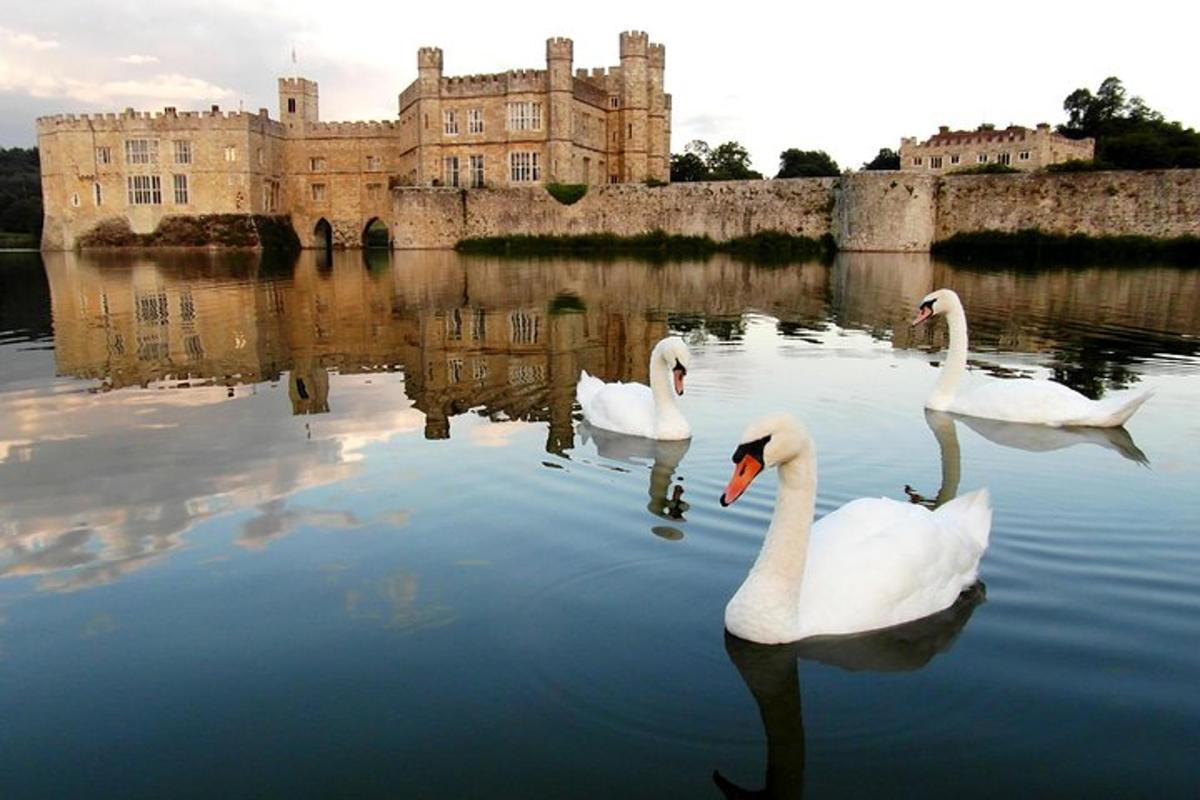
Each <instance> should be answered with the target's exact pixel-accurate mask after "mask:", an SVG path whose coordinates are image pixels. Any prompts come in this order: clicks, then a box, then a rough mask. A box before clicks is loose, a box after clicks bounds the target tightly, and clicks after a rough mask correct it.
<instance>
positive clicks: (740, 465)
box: [721, 414, 813, 506]
mask: <svg viewBox="0 0 1200 800" xmlns="http://www.w3.org/2000/svg"><path fill="white" fill-rule="evenodd" d="M812 447H813V442H812V437H810V436H809V435H808V431H806V430H805V429H804V426H803V425H801V424H800V423H799V422H797V421H796V419H795V418H794V417H793V416H792V415H791V414H772V415H771V416H769V417H763V418H762V419H760V420H756V421H755V422H752V423H750V425H749V426H747V428H746V430H745V432H743V433H742V438H741V441H740V443H739V444H738V446H737V449H736V450H734V451H733V458H732V461H733V475H732V477H730V479H729V484H728V485H727V486H726V487H725V491H724V492H722V493H721V505H723V506H728V505H732V504H733V503H734V501H736V500H737V499H738V498H739V497H741V496H742V493H743V492H745V491H746V489H747V488H749V486H750V484H751V482H752V481H753V480H754V479H755V478H757V477H758V476H759V475H760V474H762V472H763V471H764V470H768V469H771V468H773V467H778V466H780V465H781V464H786V463H787V462H789V461H792V460H793V459H795V458H798V457H800V456H802V455H805V454H807V453H810V452H811V451H812Z"/></svg>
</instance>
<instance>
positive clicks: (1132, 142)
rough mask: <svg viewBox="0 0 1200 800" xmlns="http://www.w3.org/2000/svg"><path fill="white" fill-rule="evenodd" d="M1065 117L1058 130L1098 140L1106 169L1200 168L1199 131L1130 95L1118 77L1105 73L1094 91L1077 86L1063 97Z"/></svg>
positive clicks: (1100, 160) (1099, 157) (1099, 162)
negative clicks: (1077, 87) (1164, 116)
mask: <svg viewBox="0 0 1200 800" xmlns="http://www.w3.org/2000/svg"><path fill="white" fill-rule="evenodd" d="M1063 110H1064V111H1066V112H1067V122H1066V124H1065V125H1060V126H1059V127H1058V130H1059V132H1060V133H1062V134H1063V135H1064V136H1069V137H1071V138H1073V139H1082V138H1085V137H1089V136H1090V137H1092V138H1094V139H1095V140H1096V159H1095V160H1096V163H1097V165H1099V166H1102V167H1104V168H1105V169H1167V168H1193V169H1194V168H1197V167H1200V133H1197V132H1196V131H1194V130H1192V129H1191V128H1184V127H1183V126H1182V125H1181V124H1179V123H1178V122H1167V121H1166V120H1164V119H1163V115H1162V114H1160V113H1159V112H1157V111H1155V110H1154V109H1152V108H1150V107H1149V106H1148V105H1147V104H1146V101H1145V100H1143V99H1142V98H1140V97H1137V96H1134V97H1131V98H1128V99H1126V93H1125V87H1124V86H1123V85H1122V83H1121V80H1120V78H1116V77H1109V78H1105V79H1104V81H1103V82H1102V83H1101V84H1100V87H1099V88H1098V89H1097V90H1096V92H1095V94H1093V93H1092V92H1091V91H1090V90H1088V89H1086V88H1081V89H1076V90H1075V91H1073V92H1071V93H1070V94H1069V95H1067V97H1066V99H1065V100H1064V101H1063Z"/></svg>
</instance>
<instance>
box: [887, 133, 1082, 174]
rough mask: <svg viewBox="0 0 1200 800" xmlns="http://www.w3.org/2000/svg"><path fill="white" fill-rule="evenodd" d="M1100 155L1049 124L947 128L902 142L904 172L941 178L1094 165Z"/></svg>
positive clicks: (902, 140) (1080, 140)
mask: <svg viewBox="0 0 1200 800" xmlns="http://www.w3.org/2000/svg"><path fill="white" fill-rule="evenodd" d="M1095 152H1096V140H1095V139H1068V138H1067V137H1066V136H1063V135H1062V134H1060V133H1057V132H1055V131H1052V130H1050V126H1049V125H1048V124H1047V123H1045V122H1042V123H1039V124H1038V126H1037V127H1036V128H1034V129H1030V128H1025V127H1022V126H1020V125H1009V126H1008V127H1007V128H1005V129H1004V130H995V129H993V128H990V127H985V126H982V125H981V126H980V127H979V128H977V129H976V130H973V131H952V130H950V128H949V127H948V126H946V125H942V126H939V127H938V132H937V133H936V134H935V135H933V136H930V137H929V138H928V139H926V140H925V141H923V142H918V141H917V138H916V137H915V136H913V137H910V138H905V139H901V140H900V169H902V170H909V171H923V172H931V173H933V174H940V173H946V172H954V171H955V170H962V169H969V168H972V167H983V166H987V165H988V164H999V165H1001V166H1005V167H1012V168H1013V169H1017V170H1021V171H1023V172H1029V171H1032V170H1035V169H1040V168H1042V167H1044V166H1046V165H1048V164H1061V163H1062V162H1064V161H1091V160H1092V158H1093V157H1094V156H1095Z"/></svg>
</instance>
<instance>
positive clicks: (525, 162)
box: [508, 152, 542, 183]
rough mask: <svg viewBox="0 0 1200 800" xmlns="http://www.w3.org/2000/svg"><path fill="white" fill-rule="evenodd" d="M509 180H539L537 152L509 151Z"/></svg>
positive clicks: (515, 181)
mask: <svg viewBox="0 0 1200 800" xmlns="http://www.w3.org/2000/svg"><path fill="white" fill-rule="evenodd" d="M508 167H509V180H511V181H512V182H513V183H529V182H531V181H537V180H541V177H542V173H541V168H540V167H539V165H538V154H537V153H524V152H518V153H509V154H508Z"/></svg>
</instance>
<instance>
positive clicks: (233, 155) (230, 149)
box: [225, 144, 237, 163]
mask: <svg viewBox="0 0 1200 800" xmlns="http://www.w3.org/2000/svg"><path fill="white" fill-rule="evenodd" d="M225 160H226V161H229V162H231V163H232V162H234V161H237V147H236V146H235V145H232V144H227V145H225Z"/></svg>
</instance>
